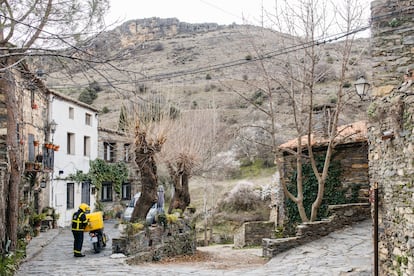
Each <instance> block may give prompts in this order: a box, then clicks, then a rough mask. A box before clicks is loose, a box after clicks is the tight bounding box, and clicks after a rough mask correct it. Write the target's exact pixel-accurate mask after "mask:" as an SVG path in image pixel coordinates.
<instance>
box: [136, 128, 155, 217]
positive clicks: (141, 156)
mask: <svg viewBox="0 0 414 276" xmlns="http://www.w3.org/2000/svg"><path fill="white" fill-rule="evenodd" d="M135 135H136V142H135V146H136V150H135V162H136V164H137V165H138V170H139V173H140V175H141V182H142V190H141V196H140V197H139V199H138V202H137V204H136V205H135V208H134V211H133V212H132V215H131V221H138V220H145V219H146V216H147V213H148V211H149V209H150V208H151V206H152V205H153V204H154V203H156V202H157V188H158V177H157V165H156V162H155V158H154V155H155V153H157V152H159V151H160V150H161V145H162V143H163V141H157V142H154V143H153V144H148V143H147V141H146V134H145V132H144V131H140V130H136V134H135Z"/></svg>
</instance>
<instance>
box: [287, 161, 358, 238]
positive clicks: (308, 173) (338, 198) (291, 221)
mask: <svg viewBox="0 0 414 276" xmlns="http://www.w3.org/2000/svg"><path fill="white" fill-rule="evenodd" d="M316 164H317V167H318V171H322V169H323V164H324V158H323V157H322V156H319V157H317V158H316ZM302 169H303V205H304V207H305V211H306V214H307V216H308V217H309V216H310V213H311V207H312V203H313V202H314V201H315V199H316V196H317V194H318V180H317V179H316V177H315V174H314V173H313V170H312V166H311V165H310V164H303V165H302ZM341 173H342V169H341V165H340V162H339V161H334V160H333V161H332V162H331V165H330V166H329V172H328V177H327V179H326V183H325V193H324V197H323V200H322V204H321V206H320V208H319V211H318V217H317V219H318V220H320V219H322V218H326V217H327V216H328V206H329V205H335V204H345V203H350V202H355V200H356V197H357V193H353V194H352V196H351V197H350V198H347V197H346V194H345V192H346V191H345V189H344V188H343V187H342V186H341V180H340V177H341ZM296 179H297V173H296V172H295V173H294V174H293V175H292V177H291V178H290V181H289V183H288V190H289V191H290V192H291V193H293V194H297V186H296ZM285 204H286V211H287V217H288V222H287V225H289V227H288V228H291V230H293V228H294V227H295V226H296V224H297V223H299V222H301V219H300V216H299V211H298V208H297V206H296V203H294V202H293V201H292V200H290V199H288V198H287V199H286V202H285Z"/></svg>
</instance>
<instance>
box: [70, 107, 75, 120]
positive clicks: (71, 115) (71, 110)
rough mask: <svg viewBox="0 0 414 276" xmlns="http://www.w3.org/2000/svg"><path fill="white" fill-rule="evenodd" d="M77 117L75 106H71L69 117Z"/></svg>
mask: <svg viewBox="0 0 414 276" xmlns="http://www.w3.org/2000/svg"><path fill="white" fill-rule="evenodd" d="M74 118H75V109H74V108H73V107H69V119H74Z"/></svg>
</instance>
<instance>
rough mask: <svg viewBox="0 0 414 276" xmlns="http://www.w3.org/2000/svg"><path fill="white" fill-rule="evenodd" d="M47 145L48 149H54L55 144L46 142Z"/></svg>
mask: <svg viewBox="0 0 414 276" xmlns="http://www.w3.org/2000/svg"><path fill="white" fill-rule="evenodd" d="M45 147H46V148H47V149H53V144H50V143H46V144H45Z"/></svg>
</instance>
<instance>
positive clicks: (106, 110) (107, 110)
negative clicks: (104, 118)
mask: <svg viewBox="0 0 414 276" xmlns="http://www.w3.org/2000/svg"><path fill="white" fill-rule="evenodd" d="M101 112H102V114H106V113H109V108H108V107H107V106H104V107H103V108H102V111H101Z"/></svg>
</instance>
